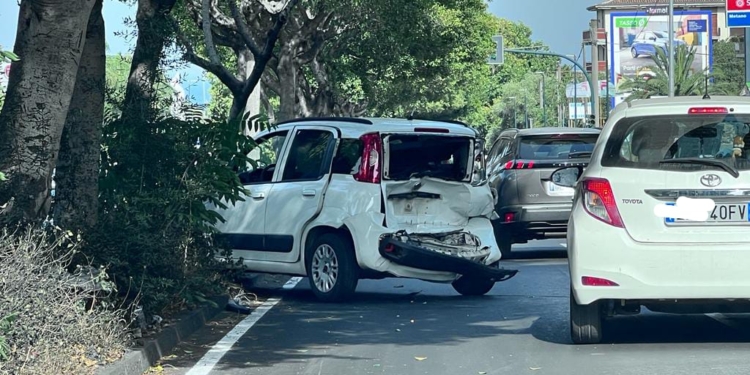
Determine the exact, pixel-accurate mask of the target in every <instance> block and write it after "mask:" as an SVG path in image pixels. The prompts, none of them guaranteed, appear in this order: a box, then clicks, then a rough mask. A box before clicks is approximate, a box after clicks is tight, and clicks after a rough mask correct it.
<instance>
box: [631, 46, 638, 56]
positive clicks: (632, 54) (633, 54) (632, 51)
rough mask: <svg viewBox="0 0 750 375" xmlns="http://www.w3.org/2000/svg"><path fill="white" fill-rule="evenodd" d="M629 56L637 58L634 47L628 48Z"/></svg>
mask: <svg viewBox="0 0 750 375" xmlns="http://www.w3.org/2000/svg"><path fill="white" fill-rule="evenodd" d="M630 56H633V58H637V57H638V51H636V50H635V47H630Z"/></svg>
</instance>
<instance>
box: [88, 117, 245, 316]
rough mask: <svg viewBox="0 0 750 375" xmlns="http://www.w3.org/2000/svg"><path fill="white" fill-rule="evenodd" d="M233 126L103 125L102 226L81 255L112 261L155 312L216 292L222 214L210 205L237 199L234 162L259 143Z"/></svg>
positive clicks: (119, 278)
mask: <svg viewBox="0 0 750 375" xmlns="http://www.w3.org/2000/svg"><path fill="white" fill-rule="evenodd" d="M236 129H239V124H233V123H232V124H227V123H224V122H214V121H206V120H202V119H188V120H186V121H180V120H176V119H172V118H166V119H159V120H157V121H155V122H153V123H137V124H134V123H126V122H124V121H123V120H119V119H118V120H115V121H113V122H111V123H108V124H106V126H105V127H104V136H103V146H102V148H103V154H102V168H101V179H100V203H99V205H100V216H99V223H98V225H97V228H96V229H95V231H94V233H93V235H92V236H91V237H90V238H89V241H88V245H87V247H86V248H85V249H84V250H85V254H86V255H87V256H89V257H92V258H93V259H94V261H95V262H96V263H97V264H105V265H108V266H109V267H110V269H111V270H112V274H113V275H114V277H115V280H116V282H117V285H118V286H119V287H120V288H121V290H127V289H128V288H129V289H130V295H129V296H128V297H130V298H132V296H133V294H134V293H138V294H140V300H141V301H142V303H143V306H144V307H145V308H146V309H147V310H149V311H151V312H161V311H163V310H164V309H165V308H168V307H172V306H175V305H181V304H190V303H197V302H200V298H203V297H202V296H203V295H204V294H211V293H215V292H217V291H218V289H217V288H218V287H219V286H220V281H221V280H220V279H219V277H218V275H217V274H216V272H214V271H215V269H214V266H215V265H216V264H215V258H214V256H215V247H214V244H213V243H212V241H211V237H212V236H211V235H210V234H211V233H212V232H213V230H214V229H213V227H212V224H214V223H216V222H217V221H218V220H222V219H221V217H220V216H219V215H218V214H217V213H216V212H215V211H212V210H210V209H209V208H208V207H207V206H206V203H210V204H215V205H217V206H220V207H225V206H224V205H225V203H226V202H235V201H237V200H238V199H241V193H242V192H243V191H244V190H243V186H242V184H241V183H240V181H239V178H238V176H237V174H236V173H235V171H234V170H233V169H232V167H231V166H232V165H237V166H242V165H247V163H249V162H250V161H249V160H248V159H247V157H246V155H247V153H246V152H249V151H250V150H251V149H252V148H253V147H254V146H255V143H254V142H253V140H252V139H251V138H247V137H245V136H243V135H241V134H239V133H238V132H237V130H236ZM199 141H200V147H198V146H196V144H197V143H198V142H199ZM238 150H242V152H241V151H238Z"/></svg>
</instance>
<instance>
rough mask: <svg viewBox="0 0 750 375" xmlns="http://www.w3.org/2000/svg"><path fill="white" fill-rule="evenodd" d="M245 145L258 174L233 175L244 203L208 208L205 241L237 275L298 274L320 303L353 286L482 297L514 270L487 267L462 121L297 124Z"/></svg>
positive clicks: (489, 199)
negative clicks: (449, 289) (222, 248)
mask: <svg viewBox="0 0 750 375" xmlns="http://www.w3.org/2000/svg"><path fill="white" fill-rule="evenodd" d="M255 139H256V141H257V143H258V145H259V146H258V147H257V148H256V149H255V150H254V151H253V152H252V153H251V154H250V157H251V158H252V159H254V160H258V161H259V163H258V166H257V167H256V168H251V167H248V169H249V170H247V171H242V172H241V173H240V175H239V177H240V180H241V181H242V183H243V185H244V186H245V189H246V190H247V196H246V197H244V201H239V202H237V203H236V204H234V205H231V204H230V205H228V207H227V208H226V209H220V208H218V207H214V209H215V210H216V211H217V212H218V213H219V214H221V215H222V217H223V218H224V222H220V223H218V224H216V228H217V230H218V231H219V232H220V234H219V235H218V236H217V238H219V239H220V240H223V241H226V242H225V243H226V244H227V245H228V246H229V247H230V248H231V249H232V253H231V258H232V260H233V261H237V260H239V261H240V263H241V264H242V265H243V266H244V267H245V269H246V270H248V271H251V272H265V273H280V274H289V275H299V276H308V277H309V279H310V285H311V287H312V290H313V292H314V293H315V294H316V296H317V297H318V298H319V299H321V300H324V301H340V300H343V299H346V298H347V297H349V296H351V295H352V294H353V293H354V291H355V289H356V286H357V282H358V280H360V279H363V278H384V277H407V278H416V279H421V280H427V281H433V282H443V283H452V285H453V287H454V288H455V289H456V291H458V292H459V293H461V294H464V295H483V294H485V293H487V292H489V291H490V289H492V287H493V286H494V284H495V283H496V282H498V281H504V280H507V279H509V278H511V277H513V276H514V275H515V274H516V272H517V271H515V270H505V269H502V268H500V267H499V266H498V262H499V260H500V251H499V249H498V246H497V243H496V241H495V236H494V233H493V229H492V225H491V223H490V219H491V218H492V217H493V215H495V213H494V198H493V194H492V192H491V190H490V188H489V186H488V185H487V183H486V182H485V181H484V179H483V178H481V172H480V173H479V174H476V173H475V171H474V169H475V162H476V163H477V164H480V168H481V165H482V164H483V155H482V151H481V150H482V144H481V140H480V138H479V136H478V134H477V132H476V131H475V130H473V129H471V128H470V127H468V126H466V125H465V124H461V123H452V122H438V121H426V120H413V119H383V118H377V119H375V118H373V119H364V118H324V119H298V120H293V121H289V122H285V123H281V124H278V125H277V126H276V127H274V128H273V129H270V130H267V131H264V132H262V133H260V134H258V135H257V136H256V137H255ZM477 176H479V177H477Z"/></svg>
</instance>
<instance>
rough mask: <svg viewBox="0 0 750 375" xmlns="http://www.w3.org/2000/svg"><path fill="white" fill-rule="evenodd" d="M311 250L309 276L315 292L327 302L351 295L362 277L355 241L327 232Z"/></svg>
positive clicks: (308, 255) (340, 299) (315, 242)
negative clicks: (355, 255) (356, 257)
mask: <svg viewBox="0 0 750 375" xmlns="http://www.w3.org/2000/svg"><path fill="white" fill-rule="evenodd" d="M307 250H308V251H307V257H306V258H307V276H308V278H309V279H310V287H311V288H312V291H313V293H314V294H315V296H316V297H317V298H318V299H320V300H321V301H324V302H340V301H344V300H347V299H348V298H350V297H351V296H352V295H353V294H354V290H355V289H357V282H358V281H359V272H358V271H359V268H358V266H357V261H356V259H355V258H354V249H353V248H352V245H351V243H350V242H349V241H347V240H344V239H342V238H341V236H337V235H335V234H332V233H327V234H324V235H322V236H320V237H318V238H316V239H315V241H313V243H312V245H311V246H310V248H308V249H307Z"/></svg>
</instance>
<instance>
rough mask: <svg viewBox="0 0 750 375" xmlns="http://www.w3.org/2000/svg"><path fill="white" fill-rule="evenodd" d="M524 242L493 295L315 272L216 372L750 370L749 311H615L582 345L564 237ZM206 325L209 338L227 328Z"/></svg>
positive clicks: (175, 369) (175, 364)
mask: <svg viewBox="0 0 750 375" xmlns="http://www.w3.org/2000/svg"><path fill="white" fill-rule="evenodd" d="M515 250H519V251H520V252H519V254H520V255H521V257H522V258H525V259H515V260H509V261H507V265H506V267H518V268H519V269H520V272H519V274H518V275H517V276H516V277H515V278H513V279H511V280H509V281H507V282H504V283H499V284H497V285H496V286H495V288H494V289H493V290H492V291H491V292H490V294H489V295H488V296H485V297H471V298H469V297H462V296H459V295H458V294H457V293H456V292H454V291H453V289H452V288H451V287H450V285H441V284H432V283H426V282H421V281H414V280H401V279H387V280H365V281H362V282H360V284H359V288H358V293H357V295H356V298H355V300H354V301H352V302H350V303H347V304H323V303H319V302H317V301H316V300H315V299H314V297H313V295H312V293H311V292H310V291H309V286H308V284H307V281H306V280H302V281H301V282H299V283H298V284H297V286H296V287H295V288H294V289H292V290H286V291H281V290H276V291H273V292H271V293H272V294H274V295H276V296H277V297H281V302H279V303H278V304H277V305H276V306H275V307H274V308H273V309H271V310H270V311H268V312H267V314H266V315H265V316H263V317H262V318H261V319H260V320H259V321H258V322H257V323H256V324H255V325H254V326H253V327H252V328H250V329H249V330H248V331H247V333H246V334H244V335H243V336H242V337H241V338H240V339H239V340H238V341H237V342H236V344H234V345H233V346H232V348H231V349H230V350H229V351H228V352H227V353H226V355H224V357H223V358H222V359H221V360H220V361H219V362H218V363H217V364H216V365H215V367H214V368H213V370H212V371H211V372H210V374H211V375H235V374H236V375H239V374H243V375H244V374H273V375H301V374H334V375H338V374H342V375H343V374H408V375H416V374H430V375H434V374H527V373H529V374H576V375H587V374H618V375H621V374H660V375H669V374H709V373H710V374H747V373H750V361H748V359H747V352H748V350H749V349H750V318H748V317H746V316H740V317H737V316H733V317H728V316H723V315H718V316H713V315H712V316H706V315H695V316H675V315H662V314H655V313H650V312H646V313H644V314H642V315H639V316H637V317H625V318H618V319H616V320H614V321H612V322H611V324H610V325H609V326H608V328H609V331H607V333H611V335H610V339H611V341H610V342H608V343H605V344H602V345H592V346H574V345H572V344H571V342H570V339H569V330H568V282H569V281H568V268H567V264H566V260H565V259H564V255H565V254H564V248H563V247H562V246H561V241H559V240H558V241H545V242H542V243H533V244H529V245H524V246H518V248H517V249H514V251H515ZM197 336H198V337H199V340H201V339H202V340H204V342H203V344H202V345H203V346H206V347H209V346H211V345H212V342H215V341H217V340H218V338H220V336H221V335H217V334H214V335H213V336H214V337H212V336H211V335H210V334H207V333H204V334H201V333H199V334H198V335H197ZM196 347H200V345H196ZM187 352H191V351H187ZM198 354H199V355H194V357H195V358H196V359H195V360H182V361H180V359H179V358H177V359H175V360H173V361H172V362H171V363H169V364H168V366H166V367H168V368H169V369H170V371H169V374H170V375H171V374H185V373H187V372H188V370H190V368H191V366H192V365H193V364H194V362H195V361H196V360H197V358H200V356H201V355H202V354H200V353H198Z"/></svg>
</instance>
